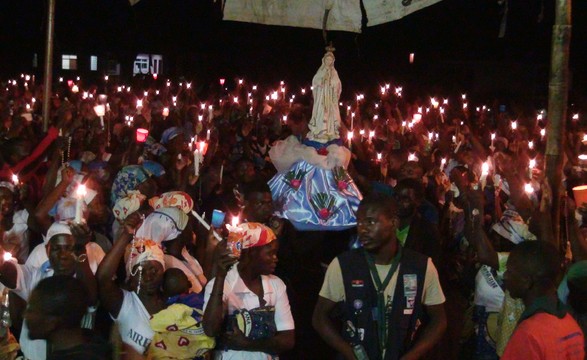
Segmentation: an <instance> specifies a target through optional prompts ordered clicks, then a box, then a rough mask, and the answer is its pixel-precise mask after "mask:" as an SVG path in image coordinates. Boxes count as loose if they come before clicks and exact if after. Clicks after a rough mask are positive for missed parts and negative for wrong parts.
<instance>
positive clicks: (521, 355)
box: [501, 313, 585, 360]
mask: <svg viewBox="0 0 587 360" xmlns="http://www.w3.org/2000/svg"><path fill="white" fill-rule="evenodd" d="M584 346H585V344H584V340H583V332H581V329H580V328H579V325H577V322H576V321H575V320H574V319H573V318H572V317H571V315H569V314H567V315H565V317H564V318H562V319H559V318H557V317H556V316H554V315H550V314H547V313H538V314H535V315H533V316H531V317H530V318H528V319H526V320H524V321H522V322H521V323H520V324H519V325H518V327H517V328H516V330H515V331H514V334H513V335H512V338H511V339H510V341H509V342H508V344H507V346H506V348H505V351H504V354H503V356H502V358H501V360H520V359H523V360H534V359H540V360H554V359H561V360H583V359H584V357H585V347H584Z"/></svg>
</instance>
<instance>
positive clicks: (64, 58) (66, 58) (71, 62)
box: [61, 55, 77, 70]
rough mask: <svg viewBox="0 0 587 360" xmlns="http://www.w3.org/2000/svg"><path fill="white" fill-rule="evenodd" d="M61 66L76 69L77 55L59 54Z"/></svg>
mask: <svg viewBox="0 0 587 360" xmlns="http://www.w3.org/2000/svg"><path fill="white" fill-rule="evenodd" d="M61 68H62V69H63V70H77V55H61Z"/></svg>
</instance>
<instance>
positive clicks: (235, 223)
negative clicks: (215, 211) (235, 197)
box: [231, 216, 240, 227]
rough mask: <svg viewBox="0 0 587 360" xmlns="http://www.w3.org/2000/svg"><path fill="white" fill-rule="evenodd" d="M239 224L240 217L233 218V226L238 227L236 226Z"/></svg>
mask: <svg viewBox="0 0 587 360" xmlns="http://www.w3.org/2000/svg"><path fill="white" fill-rule="evenodd" d="M239 223H240V219H239V217H238V216H233V217H232V221H231V224H232V226H235V227H236V226H238V224H239Z"/></svg>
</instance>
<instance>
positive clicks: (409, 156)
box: [408, 153, 418, 161]
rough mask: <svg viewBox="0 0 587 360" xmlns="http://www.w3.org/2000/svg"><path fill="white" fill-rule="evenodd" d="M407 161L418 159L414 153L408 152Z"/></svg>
mask: <svg viewBox="0 0 587 360" xmlns="http://www.w3.org/2000/svg"><path fill="white" fill-rule="evenodd" d="M408 161H418V158H417V157H416V154H414V153H410V154H409V155H408Z"/></svg>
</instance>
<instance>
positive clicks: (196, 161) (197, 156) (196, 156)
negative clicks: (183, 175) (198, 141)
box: [194, 149, 200, 176]
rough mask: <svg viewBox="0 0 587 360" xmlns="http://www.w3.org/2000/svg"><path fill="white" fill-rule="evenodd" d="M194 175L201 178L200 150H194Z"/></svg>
mask: <svg viewBox="0 0 587 360" xmlns="http://www.w3.org/2000/svg"><path fill="white" fill-rule="evenodd" d="M194 175H195V176H200V150H198V149H196V150H194Z"/></svg>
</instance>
